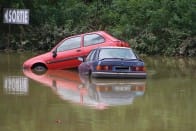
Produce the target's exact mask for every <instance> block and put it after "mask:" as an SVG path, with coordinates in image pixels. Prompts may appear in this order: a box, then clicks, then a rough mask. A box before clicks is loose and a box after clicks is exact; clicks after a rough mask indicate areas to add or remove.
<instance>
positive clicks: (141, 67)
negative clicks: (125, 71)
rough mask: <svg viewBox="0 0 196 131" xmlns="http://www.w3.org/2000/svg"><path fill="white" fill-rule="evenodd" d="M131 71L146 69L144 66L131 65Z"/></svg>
mask: <svg viewBox="0 0 196 131" xmlns="http://www.w3.org/2000/svg"><path fill="white" fill-rule="evenodd" d="M131 70H132V71H144V72H145V71H146V68H145V67H144V66H133V67H131Z"/></svg>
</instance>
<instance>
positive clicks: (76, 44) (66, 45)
mask: <svg viewBox="0 0 196 131" xmlns="http://www.w3.org/2000/svg"><path fill="white" fill-rule="evenodd" d="M80 43H81V37H80V36H78V37H72V38H69V39H66V40H65V41H63V43H62V44H61V45H60V46H59V47H57V52H63V51H66V50H71V49H75V48H80V47H81V45H80Z"/></svg>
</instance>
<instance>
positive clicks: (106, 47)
mask: <svg viewBox="0 0 196 131" xmlns="http://www.w3.org/2000/svg"><path fill="white" fill-rule="evenodd" d="M108 48H110V49H131V48H129V47H121V46H104V47H98V48H97V49H108Z"/></svg>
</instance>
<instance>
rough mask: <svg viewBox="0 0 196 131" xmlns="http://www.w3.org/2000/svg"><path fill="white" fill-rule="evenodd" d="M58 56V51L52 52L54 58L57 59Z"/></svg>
mask: <svg viewBox="0 0 196 131" xmlns="http://www.w3.org/2000/svg"><path fill="white" fill-rule="evenodd" d="M56 56H57V51H56V50H54V51H53V52H52V57H53V58H55V57H56Z"/></svg>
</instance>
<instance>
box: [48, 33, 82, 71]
mask: <svg viewBox="0 0 196 131" xmlns="http://www.w3.org/2000/svg"><path fill="white" fill-rule="evenodd" d="M81 40H82V39H81V36H74V37H70V38H67V39H65V40H63V41H62V42H61V43H60V44H59V46H57V47H56V49H55V51H56V56H55V57H54V58H53V59H52V60H51V61H50V67H51V69H52V68H54V69H66V68H72V67H77V66H78V65H79V64H80V63H81V62H80V61H78V56H81V54H82V49H81V42H82V41H81Z"/></svg>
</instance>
